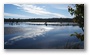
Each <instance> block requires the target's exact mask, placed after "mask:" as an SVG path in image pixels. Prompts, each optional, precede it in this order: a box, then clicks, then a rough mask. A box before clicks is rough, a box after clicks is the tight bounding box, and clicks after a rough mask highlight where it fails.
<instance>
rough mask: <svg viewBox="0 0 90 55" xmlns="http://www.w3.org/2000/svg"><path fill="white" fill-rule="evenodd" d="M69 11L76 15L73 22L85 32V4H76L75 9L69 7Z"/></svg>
mask: <svg viewBox="0 0 90 55" xmlns="http://www.w3.org/2000/svg"><path fill="white" fill-rule="evenodd" d="M68 11H69V12H70V14H71V15H74V18H73V21H74V22H77V23H78V24H79V26H80V27H81V28H82V30H83V31H84V29H83V28H84V4H75V5H73V8H72V7H71V6H68Z"/></svg>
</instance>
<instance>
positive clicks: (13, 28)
mask: <svg viewBox="0 0 90 55" xmlns="http://www.w3.org/2000/svg"><path fill="white" fill-rule="evenodd" d="M75 32H77V33H83V31H82V29H81V28H80V27H79V26H78V24H77V23H57V22H52V23H51V22H48V23H47V24H45V23H44V22H19V23H11V22H4V48H5V49H68V48H74V47H77V46H78V48H80V49H83V48H84V41H81V40H80V39H79V38H77V37H76V36H71V34H74V33H75Z"/></svg>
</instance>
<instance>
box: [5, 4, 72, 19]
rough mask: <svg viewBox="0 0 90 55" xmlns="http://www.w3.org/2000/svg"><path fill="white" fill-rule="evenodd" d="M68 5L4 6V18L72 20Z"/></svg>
mask: <svg viewBox="0 0 90 55" xmlns="http://www.w3.org/2000/svg"><path fill="white" fill-rule="evenodd" d="M69 5H70V4H4V18H22V19H23V18H24V19H25V18H72V17H73V16H71V15H70V13H69V12H68V6H69Z"/></svg>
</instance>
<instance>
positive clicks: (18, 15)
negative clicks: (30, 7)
mask: <svg viewBox="0 0 90 55" xmlns="http://www.w3.org/2000/svg"><path fill="white" fill-rule="evenodd" d="M4 16H10V17H23V18H26V17H27V18H28V17H29V16H25V15H20V14H12V13H4Z"/></svg>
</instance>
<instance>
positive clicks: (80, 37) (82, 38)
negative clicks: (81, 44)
mask: <svg viewBox="0 0 90 55" xmlns="http://www.w3.org/2000/svg"><path fill="white" fill-rule="evenodd" d="M70 36H76V37H77V38H78V39H80V40H81V41H84V34H81V33H77V32H75V33H74V34H71V35H70Z"/></svg>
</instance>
